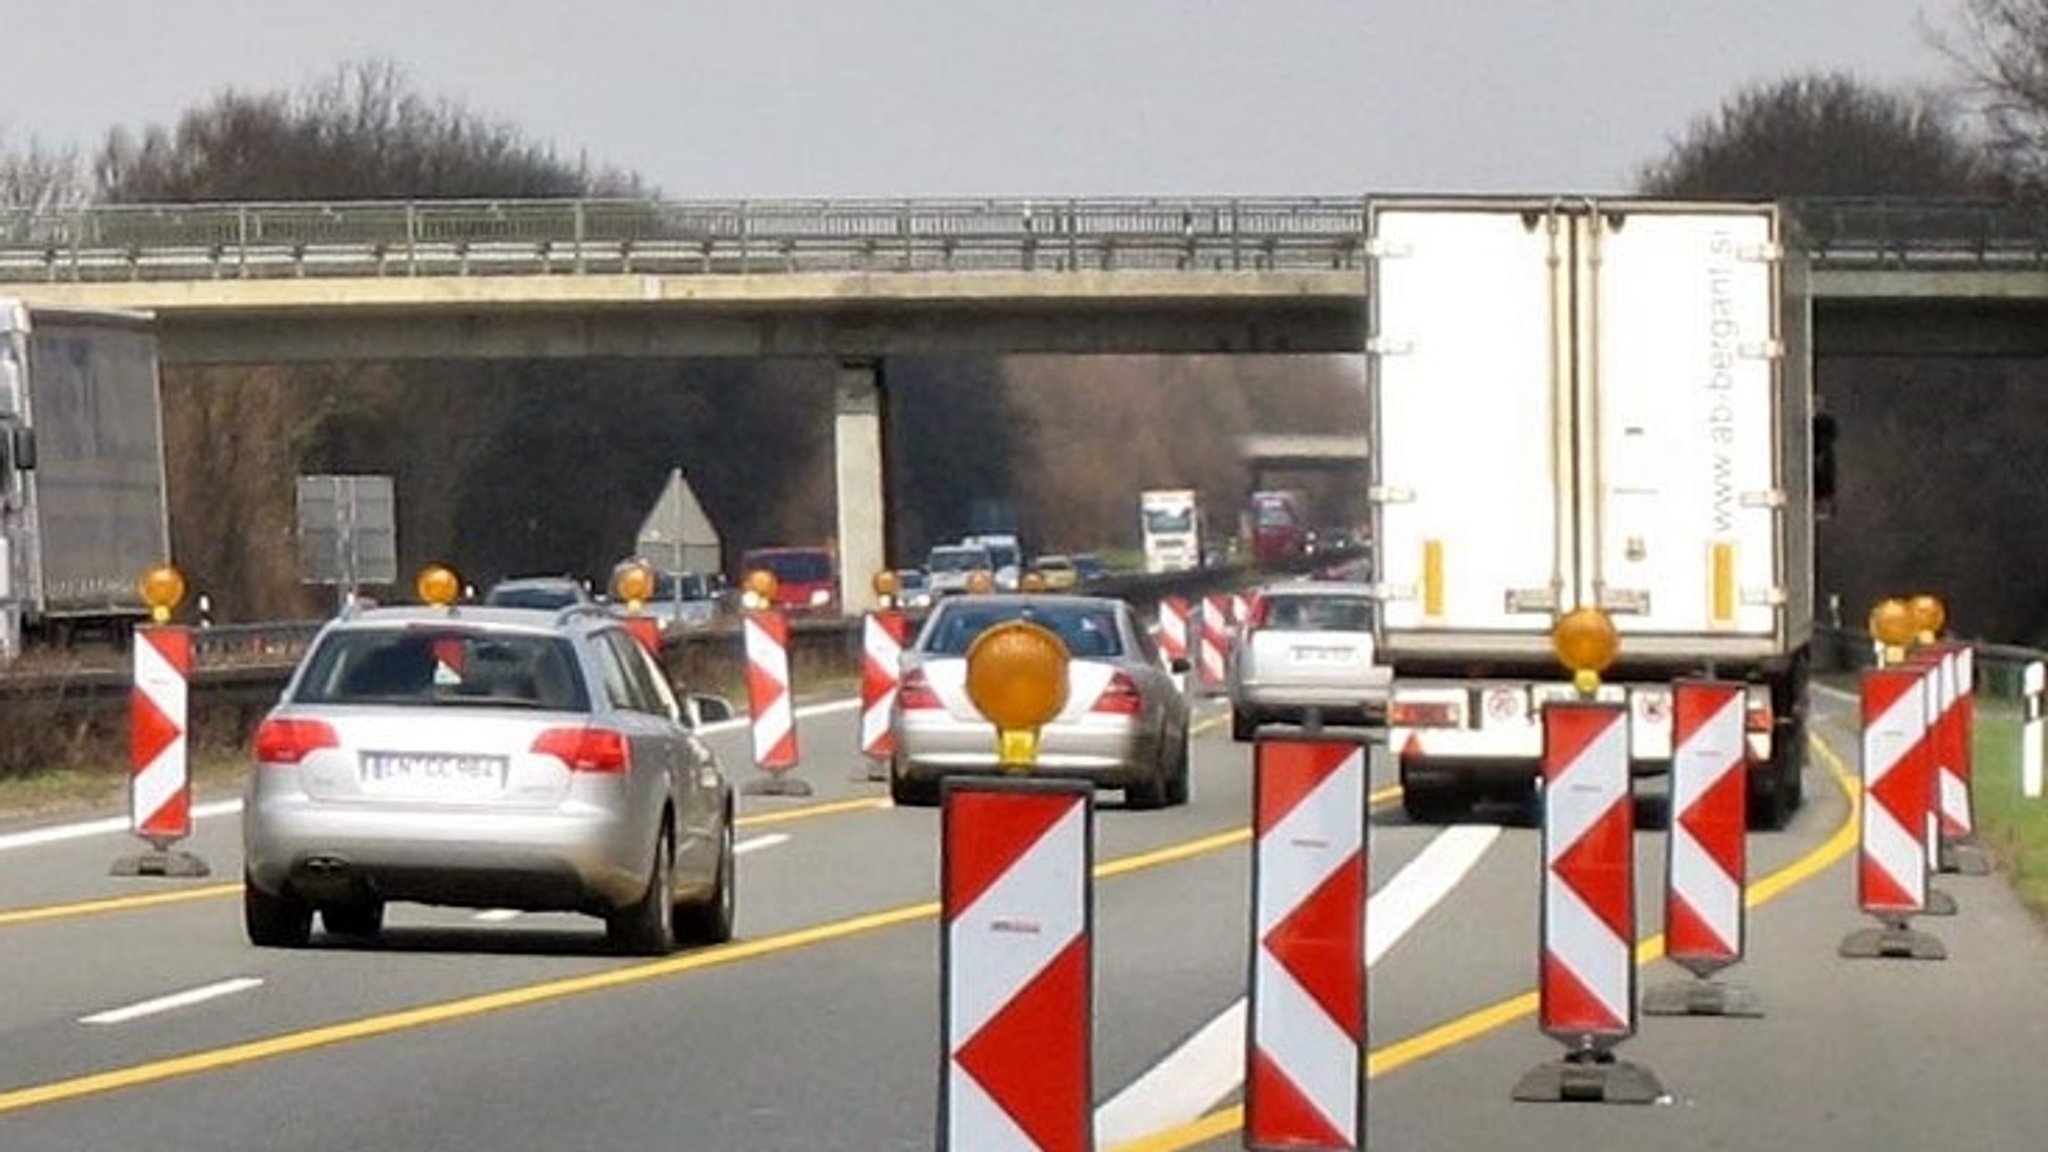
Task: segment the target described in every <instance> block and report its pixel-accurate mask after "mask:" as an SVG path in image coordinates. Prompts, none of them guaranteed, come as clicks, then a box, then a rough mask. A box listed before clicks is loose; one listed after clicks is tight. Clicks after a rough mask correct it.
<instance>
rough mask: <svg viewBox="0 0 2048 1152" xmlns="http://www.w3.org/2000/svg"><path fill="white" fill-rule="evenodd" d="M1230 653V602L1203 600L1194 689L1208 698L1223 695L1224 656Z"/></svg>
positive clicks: (1222, 598) (1219, 598)
mask: <svg viewBox="0 0 2048 1152" xmlns="http://www.w3.org/2000/svg"><path fill="white" fill-rule="evenodd" d="M1229 651H1230V598H1229V597H1228V596H1205V597H1203V598H1202V628H1201V642H1200V644H1199V646H1198V650H1197V653H1196V660H1195V685H1196V688H1197V689H1198V690H1199V691H1201V692H1203V693H1206V694H1208V695H1215V694H1217V693H1219V692H1221V691H1223V682H1224V679H1225V678H1226V676H1227V669H1226V668H1225V666H1224V658H1225V655H1226V654H1227V653H1228V652H1229Z"/></svg>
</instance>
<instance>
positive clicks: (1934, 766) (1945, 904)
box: [1899, 648, 1956, 916]
mask: <svg viewBox="0 0 2048 1152" xmlns="http://www.w3.org/2000/svg"><path fill="white" fill-rule="evenodd" d="M1899 667H1901V668H1911V669H1912V670H1914V671H1915V672H1918V673H1919V674H1920V723H1921V732H1922V735H1921V741H1920V751H1919V756H1920V757H1921V758H1922V760H1923V761H1924V762H1925V763H1924V765H1923V767H1922V768H1921V771H1923V772H1924V773H1925V774H1926V777H1927V811H1926V812H1925V813H1923V814H1922V817H1921V823H1920V831H1921V836H1922V839H1923V841H1924V844H1923V848H1924V853H1923V856H1922V859H1924V860H1925V861H1926V862H1927V886H1926V889H1925V893H1924V896H1925V900H1924V903H1923V904H1922V906H1921V908H1920V914H1921V915H1922V916H1953V915H1955V914H1956V898H1955V897H1954V896H1953V895H1951V894H1949V893H1948V892H1945V891H1943V890H1942V889H1940V888H1936V887H1935V886H1934V876H1935V874H1936V873H1937V872H1940V871H1941V852H1942V843H1943V840H1942V834H1941V742H1942V738H1943V736H1942V727H1941V712H1942V691H1943V689H1942V672H1941V657H1940V655H1939V653H1937V652H1935V651H1934V650H1933V649H1932V648H1921V649H1918V650H1916V651H1913V652H1912V653H1911V654H1909V655H1908V656H1907V657H1906V658H1905V660H1904V661H1903V662H1901V663H1900V664H1899Z"/></svg>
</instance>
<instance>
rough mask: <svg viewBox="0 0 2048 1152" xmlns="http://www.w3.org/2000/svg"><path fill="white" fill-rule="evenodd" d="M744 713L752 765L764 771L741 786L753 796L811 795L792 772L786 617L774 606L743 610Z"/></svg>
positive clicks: (793, 734) (793, 745)
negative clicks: (745, 665)
mask: <svg viewBox="0 0 2048 1152" xmlns="http://www.w3.org/2000/svg"><path fill="white" fill-rule="evenodd" d="M740 630H741V632H742V634H743V635H744V636H745V638H746V652H747V717H748V725H749V729H750V731H751V732H752V735H753V738H754V765H755V767H758V768H760V769H761V771H762V773H763V775H761V776H757V777H755V778H754V779H752V780H749V781H747V782H746V784H745V785H743V786H742V788H741V790H742V791H743V792H746V793H747V794H749V795H753V796H809V795H810V794H811V786H810V784H809V783H807V782H805V781H803V780H798V779H796V778H795V777H794V775H793V774H792V769H794V768H795V767H796V765H797V748H796V705H795V703H794V702H793V701H792V700H791V698H790V685H789V619H788V617H786V616H784V615H783V614H782V613H781V612H779V611H777V610H775V609H773V608H762V609H758V610H755V611H751V612H748V613H746V614H745V615H744V616H743V617H742V618H741V621H740Z"/></svg>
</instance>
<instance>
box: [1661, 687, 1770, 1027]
mask: <svg viewBox="0 0 2048 1152" xmlns="http://www.w3.org/2000/svg"><path fill="white" fill-rule="evenodd" d="M1671 695H1672V707H1671V712H1672V721H1671V723H1672V733H1671V734H1672V752H1671V816H1670V831H1669V835H1668V836H1666V838H1665V851H1666V856H1665V868H1664V879H1665V883H1664V954H1665V956H1666V957H1668V958H1669V959H1670V960H1671V961H1672V963H1674V964H1677V965H1678V966H1679V967H1681V968H1683V969H1685V970H1686V971H1687V972H1690V973H1691V974H1692V976H1693V980H1692V981H1689V982H1683V983H1677V984H1666V985H1659V986H1657V987H1654V988H1650V989H1647V990H1646V991H1645V992H1644V995H1643V1012H1644V1013H1645V1014H1646V1015H1651V1016H1688V1015H1690V1016H1761V1015H1763V1009H1762V1008H1761V1006H1760V1005H1759V1003H1758V1001H1757V998H1756V994H1755V993H1754V992H1753V991H1751V990H1749V989H1746V988H1737V987H1733V986H1730V985H1727V984H1723V983H1720V982H1718V981H1716V980H1714V979H1712V977H1713V975H1714V974H1715V973H1716V972H1719V971H1721V970H1722V969H1724V968H1727V967H1729V966H1731V965H1734V964H1736V963H1739V962H1740V961H1741V960H1742V952H1743V946H1744V936H1745V934H1746V929H1747V926H1748V925H1747V915H1746V912H1745V910H1744V907H1743V904H1744V893H1745V890H1746V888H1747V885H1748V871H1749V861H1748V851H1749V845H1748V828H1747V823H1746V819H1747V812H1748V803H1749V754H1748V742H1747V741H1746V740H1745V739H1744V733H1743V718H1744V715H1743V714H1744V707H1745V702H1744V695H1743V686H1742V685H1741V684H1738V683H1733V682H1729V681H1716V680H1679V681H1677V682H1676V683H1674V684H1673V685H1672V686H1671Z"/></svg>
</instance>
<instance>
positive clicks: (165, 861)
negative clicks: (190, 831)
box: [107, 848, 213, 879]
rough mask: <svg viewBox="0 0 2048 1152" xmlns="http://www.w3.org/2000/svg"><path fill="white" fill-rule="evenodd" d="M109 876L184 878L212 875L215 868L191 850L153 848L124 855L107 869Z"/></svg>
mask: <svg viewBox="0 0 2048 1152" xmlns="http://www.w3.org/2000/svg"><path fill="white" fill-rule="evenodd" d="M107 875H109V876H168V877H171V878H173V879H184V878H186V877H191V876H211V875H213V869H211V868H208V867H207V866H206V861H204V860H202V859H200V858H199V857H197V856H194V855H193V854H192V853H190V852H177V851H172V850H171V849H168V848H152V849H150V850H149V851H147V852H138V853H136V854H135V855H133V856H122V857H120V858H118V859H116V860H115V861H114V866H113V867H112V868H110V869H108V870H107Z"/></svg>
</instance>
